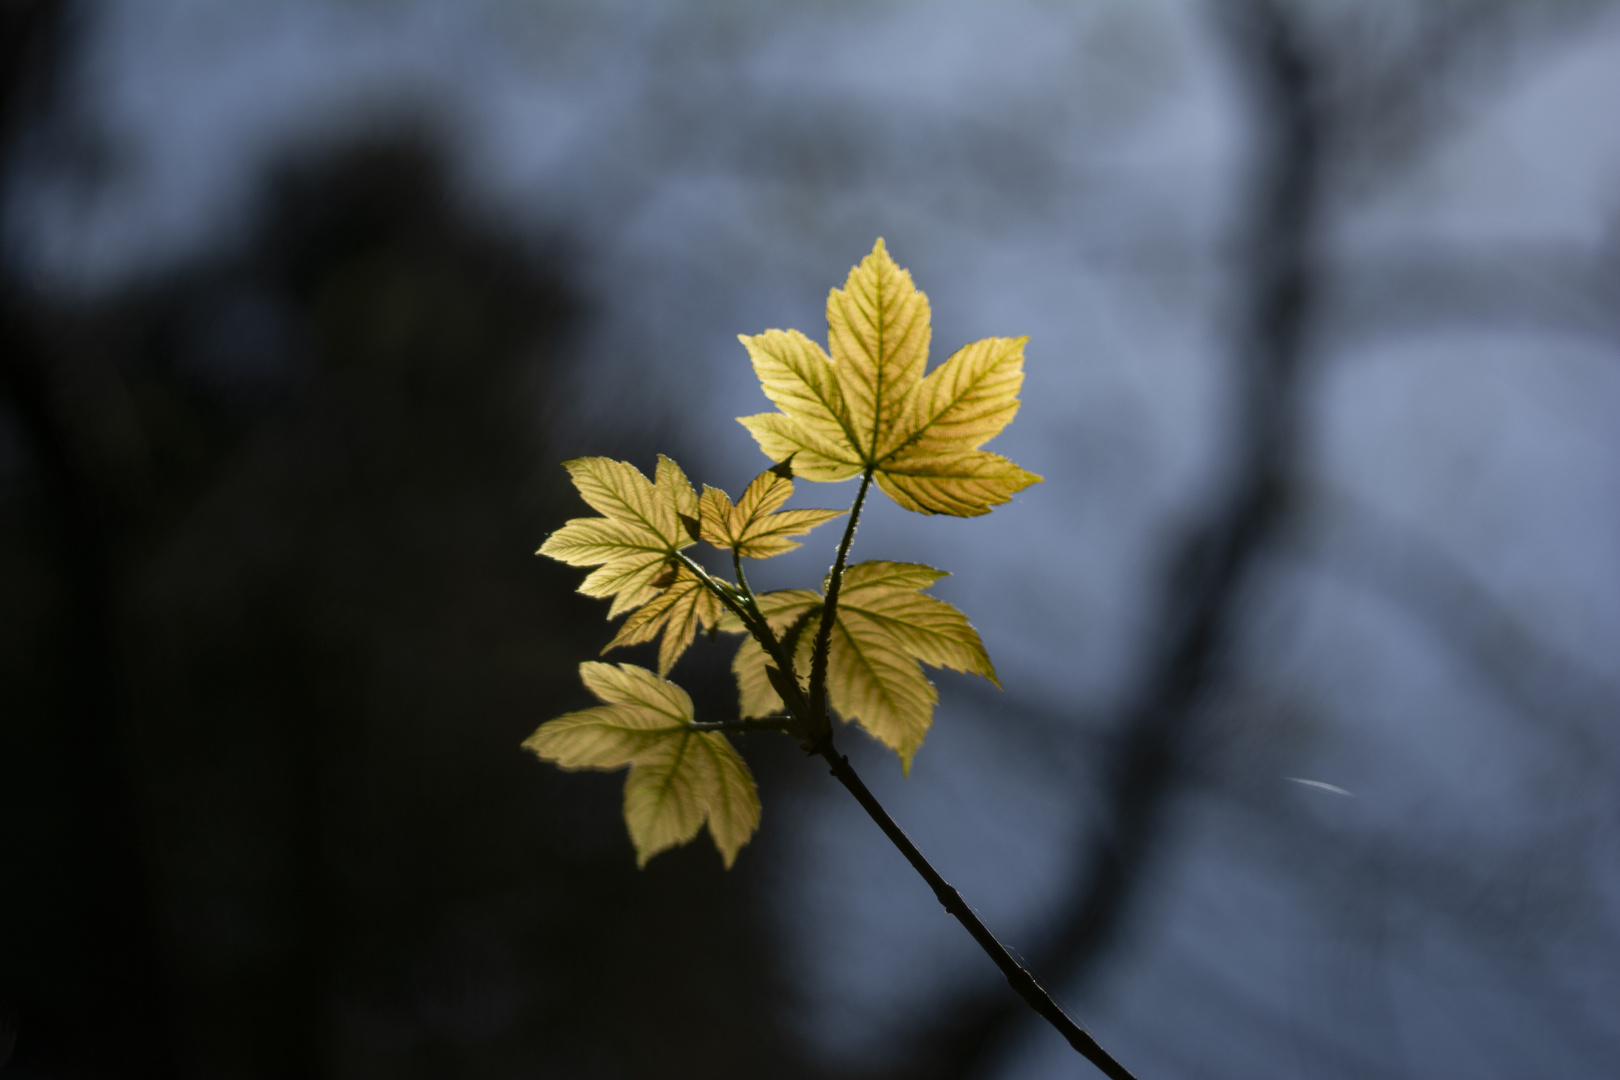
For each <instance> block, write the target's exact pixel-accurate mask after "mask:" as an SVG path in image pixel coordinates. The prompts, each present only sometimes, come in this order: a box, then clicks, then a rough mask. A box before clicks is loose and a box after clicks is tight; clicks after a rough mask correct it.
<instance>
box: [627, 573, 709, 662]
mask: <svg viewBox="0 0 1620 1080" xmlns="http://www.w3.org/2000/svg"><path fill="white" fill-rule="evenodd" d="M720 610H721V609H720V601H719V600H718V599H716V597H715V595H714V593H712V592H710V591H709V590H708V588H707V587H706V586H705V585H704V584H703V582H701V581H699V580H698V578H697V576H696V575H695V574H693V573H692V571H690V570H688V569H687V568H686V567H685V566H681V567H680V568H678V569H677V570H676V572H675V580H674V581H673V582H671V583H670V585H669V586H668V587H667V588H665V589H664V591H663V592H661V593H659V594H658V595H657V596H654V597H653V598H652V599H651V600H649V601H647V602H646V603H645V604H643V605H642V606H641V607H639V608H637V609H636V610H635V611H632V612H631V613H630V617H629V618H627V619H625V620H624V625H623V626H620V627H619V632H618V634H616V635H615V636H614V638H613V640H612V641H610V642H608V643H607V645H606V646H604V647H603V649H602V651H603V652H604V653H605V652H607V651H608V650H610V649H617V648H618V647H619V646H621V645H637V644H640V643H641V642H643V641H651V640H653V638H655V637H657V636H658V634H659V632H660V631H662V632H663V635H664V640H663V641H662V642H661V643H660V644H659V646H658V674H659V675H668V674H669V669H670V668H672V667H674V666H675V661H677V660H679V659H680V658H681V654H682V653H683V652H685V651H686V647H687V646H688V645H690V644H692V639H693V638H694V637H696V636H697V631H698V627H699V626H702V627H703V629H705V630H707V629H710V628H711V627H713V626H714V625H715V624H716V623H717V622H719V620H720Z"/></svg>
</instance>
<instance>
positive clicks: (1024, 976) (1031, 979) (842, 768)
mask: <svg viewBox="0 0 1620 1080" xmlns="http://www.w3.org/2000/svg"><path fill="white" fill-rule="evenodd" d="M865 490H866V489H865V486H864V485H863V486H862V489H861V491H862V494H865ZM855 506H856V510H857V512H858V511H859V509H860V501H859V499H857V500H856V503H855ZM851 517H852V520H853V515H851ZM850 531H851V532H853V531H854V530H853V529H851V530H850ZM847 547H848V542H847V539H846V542H845V548H847ZM840 555H842V552H840ZM829 595H830V591H829ZM817 749H818V750H819V751H820V753H821V756H822V757H823V758H825V759H826V760H827V764H829V765H831V766H832V774H833V775H834V776H836V777H837V778H838V782H839V783H841V784H843V785H844V787H846V788H848V789H849V793H850V794H851V795H853V796H855V801H856V802H858V803H860V804H861V809H863V810H865V811H866V813H867V815H868V816H869V817H871V819H872V820H873V821H875V822H877V825H878V828H880V829H882V830H883V834H884V835H885V836H887V837H888V838H889V840H890V841H891V842H892V843H893V844H894V846H895V847H897V848H899V849H900V854H902V855H904V856H905V857H906V861H907V862H909V863H910V864H911V865H912V868H913V869H915V870H916V871H917V873H919V874H921V875H922V878H923V880H924V881H926V882H928V885H929V887H930V888H932V889H933V890H934V896H935V898H936V899H938V900H939V902H940V904H941V905H942V906H943V907H944V908H945V910H946V911H948V912H950V913H951V914H952V915H954V916H956V921H957V922H959V923H961V924H962V925H963V926H964V927H966V928H967V932H968V933H969V934H972V935H973V940H974V941H977V942H978V943H979V947H980V948H981V949H983V950H984V951H985V952H986V953H987V954H988V955H989V957H990V959H991V960H994V961H995V964H996V967H998V968H1000V969H1001V973H1002V974H1003V975H1005V976H1006V977H1007V982H1008V983H1010V984H1011V985H1012V988H1013V989H1014V990H1016V991H1017V992H1018V996H1019V997H1022V998H1023V999H1024V1001H1025V1002H1027V1003H1028V1005H1029V1007H1030V1008H1032V1009H1034V1010H1035V1011H1036V1012H1037V1013H1040V1015H1041V1017H1042V1018H1043V1019H1045V1020H1046V1022H1047V1023H1049V1024H1051V1025H1052V1026H1053V1027H1054V1028H1056V1029H1057V1030H1058V1032H1059V1033H1061V1034H1062V1036H1063V1037H1064V1038H1065V1039H1067V1040H1068V1041H1069V1045H1070V1046H1072V1047H1074V1048H1075V1050H1077V1051H1079V1053H1080V1054H1081V1056H1082V1057H1084V1058H1085V1059H1086V1060H1087V1061H1089V1062H1091V1063H1092V1064H1093V1065H1095V1066H1097V1068H1098V1069H1100V1070H1102V1073H1103V1075H1104V1076H1107V1077H1109V1080H1135V1078H1134V1077H1133V1076H1132V1075H1131V1073H1130V1072H1129V1071H1128V1070H1127V1069H1126V1068H1125V1066H1123V1065H1121V1064H1120V1063H1119V1062H1117V1061H1115V1060H1114V1059H1113V1057H1112V1056H1110V1055H1109V1053H1108V1051H1106V1050H1104V1049H1103V1048H1102V1047H1101V1046H1099V1045H1098V1044H1097V1040H1096V1039H1093V1038H1092V1037H1091V1036H1090V1035H1089V1034H1087V1033H1086V1030H1085V1029H1084V1028H1082V1027H1081V1026H1080V1025H1079V1024H1077V1023H1075V1022H1074V1020H1072V1019H1071V1018H1070V1017H1069V1015H1068V1014H1067V1013H1065V1012H1064V1011H1063V1010H1062V1009H1061V1008H1060V1007H1059V1006H1058V1004H1057V1002H1055V1001H1053V1000H1052V995H1050V994H1048V993H1047V992H1046V990H1045V988H1043V987H1042V986H1041V984H1040V983H1038V982H1036V981H1035V976H1033V975H1031V974H1030V973H1029V970H1028V969H1027V968H1025V967H1024V966H1023V965H1022V964H1020V963H1019V962H1018V961H1017V960H1014V959H1013V957H1012V954H1011V953H1010V952H1008V951H1007V947H1006V946H1005V945H1003V944H1002V943H1001V942H1000V941H999V940H997V938H996V935H994V934H992V933H991V932H990V928H989V927H987V926H985V925H984V922H983V920H981V919H980V918H979V916H978V915H977V914H975V913H974V911H973V909H972V908H970V907H968V904H967V901H966V900H963V899H962V894H961V893H959V892H957V891H956V890H955V889H954V888H952V887H951V885H950V883H949V882H947V881H946V880H945V879H944V878H943V877H942V876H940V873H939V871H938V870H935V869H934V867H933V864H931V863H930V862H929V861H928V860H927V859H926V858H924V857H923V853H922V852H921V851H919V850H917V845H916V844H913V843H912V842H911V838H910V837H909V836H907V835H906V834H905V832H904V831H903V830H902V829H901V828H900V826H899V825H897V824H895V821H894V819H893V818H892V817H890V816H889V813H888V811H887V810H885V809H883V804H882V803H880V802H878V801H877V797H876V796H874V795H873V794H872V792H871V791H870V790H868V789H867V786H866V785H865V784H864V783H862V782H861V778H860V777H859V776H857V775H856V773H855V770H854V769H853V768H851V767H850V764H849V758H847V757H845V756H844V755H842V754H840V753H838V752H837V751H836V750H834V749H833V745H832V739H831V737H830V736H828V737H824V738H822V739H821V740H819V742H818V744H817Z"/></svg>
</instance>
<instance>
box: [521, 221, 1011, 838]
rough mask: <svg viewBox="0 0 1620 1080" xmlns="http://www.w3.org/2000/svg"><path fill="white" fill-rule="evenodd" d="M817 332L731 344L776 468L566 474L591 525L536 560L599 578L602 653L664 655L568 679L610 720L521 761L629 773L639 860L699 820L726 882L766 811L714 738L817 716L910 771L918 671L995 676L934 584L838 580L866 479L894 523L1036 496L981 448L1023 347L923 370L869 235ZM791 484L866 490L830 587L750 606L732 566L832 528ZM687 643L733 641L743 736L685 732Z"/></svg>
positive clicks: (811, 735)
mask: <svg viewBox="0 0 1620 1080" xmlns="http://www.w3.org/2000/svg"><path fill="white" fill-rule="evenodd" d="M827 322H828V327H829V335H828V337H829V346H830V349H831V355H830V356H829V355H828V354H827V352H824V351H823V350H822V348H821V346H820V345H818V344H817V343H816V342H814V341H812V340H811V339H810V338H808V337H806V336H805V335H803V334H801V333H799V332H798V331H796V330H767V331H766V332H765V333H763V334H759V335H756V336H754V337H746V336H745V337H743V338H742V339H741V340H742V342H743V344H744V345H745V346H746V347H747V349H748V354H749V356H750V358H751V359H752V361H753V366H754V371H755V373H756V374H757V375H758V376H759V380H760V383H761V385H762V386H763V388H764V391H765V394H766V396H767V397H769V398H770V400H771V401H772V403H774V404H775V405H776V406H777V408H778V410H780V411H778V412H774V413H764V414H760V415H757V416H748V417H742V418H740V421H739V422H740V423H742V424H743V426H744V427H746V428H747V429H748V430H749V432H751V433H752V434H753V436H754V438H755V440H756V441H757V442H758V443H759V446H760V449H761V450H763V451H764V452H765V454H766V456H768V457H769V458H770V459H771V460H772V461H774V462H777V464H775V465H773V466H772V467H771V468H769V469H767V470H765V471H764V472H762V473H760V475H759V476H758V477H756V478H755V479H754V480H753V482H752V483H750V484H749V485H748V487H747V489H746V490H744V492H743V494H742V496H741V498H739V499H738V500H737V501H736V502H735V503H733V502H732V500H731V498H730V497H729V496H728V495H727V494H726V493H725V492H724V491H721V490H720V489H718V488H713V487H708V486H705V487H704V489H703V492H702V494H701V495H700V494H698V493H697V492H696V491H694V490H693V488H692V485H691V483H690V482H689V481H688V480H687V478H686V475H685V474H684V473H683V472H682V471H681V469H680V467H679V466H678V465H676V464H675V462H673V461H671V460H670V459H669V458H667V457H663V456H661V455H660V457H659V458H658V466H657V469H656V471H655V473H654V476H653V479H652V480H650V481H649V480H648V479H647V477H646V476H644V475H643V474H642V473H641V472H640V471H639V470H638V469H636V468H635V466H633V465H630V464H628V463H626V462H622V461H614V460H612V459H609V458H602V457H592V458H579V459H577V460H574V461H570V462H567V463H566V467H567V469H568V471H569V474H570V475H571V476H572V478H573V481H574V485H575V487H576V488H578V490H579V493H580V495H581V497H582V498H584V500H585V502H586V503H587V504H588V505H589V506H590V507H591V508H592V509H593V510H595V511H596V512H597V513H598V514H599V515H601V516H599V517H588V518H576V519H574V520H572V521H569V522H568V523H567V524H566V525H564V526H563V527H562V528H561V529H559V530H557V532H555V533H553V534H552V535H551V537H550V538H549V539H547V540H546V542H545V544H544V545H543V546H542V547H541V548H540V553H541V554H543V555H548V556H551V557H552V558H555V559H559V560H561V561H563V562H565V563H568V564H569V565H571V566H580V567H594V569H593V570H592V571H591V573H590V574H589V575H588V576H587V577H586V578H585V582H584V584H583V585H581V586H580V591H581V592H583V593H585V594H587V595H589V596H595V597H600V598H603V599H610V600H611V601H612V604H611V606H610V608H609V610H608V617H609V618H616V617H618V616H619V615H627V617H626V618H625V620H624V623H623V624H622V625H621V626H620V628H619V632H618V633H617V634H616V635H615V636H614V638H613V640H612V641H610V642H609V643H608V645H607V648H606V649H604V650H603V651H604V652H607V651H609V650H611V649H615V648H618V647H619V646H622V645H632V644H638V643H642V642H650V641H653V640H655V639H657V640H659V649H658V671H657V673H656V674H655V673H653V672H651V671H648V670H646V669H644V668H640V667H636V666H634V665H631V664H620V665H611V664H604V663H592V662H588V663H585V664H582V665H581V666H580V675H581V678H582V679H583V680H584V682H585V685H586V687H587V688H588V689H589V690H590V691H591V692H592V693H593V694H595V695H596V697H597V698H598V699H599V700H600V701H601V702H602V704H601V705H599V706H596V707H594V708H589V709H584V710H581V711H579V712H573V713H569V714H567V715H566V716H563V717H560V718H558V719H556V720H552V721H550V722H549V723H546V724H544V725H542V726H541V728H540V729H539V730H538V731H537V732H535V734H534V735H533V736H531V737H530V738H529V740H528V741H527V742H526V743H525V745H526V746H527V747H528V748H529V749H531V750H533V751H534V752H535V753H536V754H538V755H539V756H540V757H542V758H543V759H545V760H547V761H552V762H555V763H556V764H558V765H560V766H562V767H563V768H566V769H618V768H623V767H625V766H629V767H630V772H629V776H628V778H627V780H626V782H625V790H624V816H625V822H626V824H627V825H628V827H629V830H630V836H631V839H632V841H633V842H634V844H635V848H636V853H637V857H638V861H639V862H640V863H642V864H645V862H646V860H647V859H648V858H650V857H651V856H653V855H654V854H656V853H658V852H659V851H662V850H664V849H666V848H669V847H672V846H675V845H678V844H682V843H685V842H687V841H689V840H691V839H692V838H693V837H694V836H696V835H697V833H698V832H699V831H700V830H701V829H702V827H703V825H704V823H705V822H707V824H708V826H709V831H710V833H711V835H712V836H713V838H714V842H715V846H716V847H717V848H719V850H720V853H721V856H722V858H723V859H724V860H725V863H726V865H727V866H730V865H731V863H732V861H733V860H734V859H735V858H736V854H737V851H738V850H739V849H740V848H741V847H742V845H743V844H744V843H746V842H747V840H748V838H749V837H750V836H751V835H752V833H753V831H754V829H755V828H756V827H757V825H758V822H759V813H760V808H759V798H758V794H757V792H756V790H755V787H754V782H753V779H752V777H751V775H750V774H749V772H748V767H747V766H746V765H745V764H744V763H743V761H742V759H741V758H740V757H739V756H738V755H737V753H736V751H735V750H734V749H733V748H732V746H731V745H730V743H729V742H728V741H727V739H726V736H725V734H724V732H725V731H726V730H755V729H758V728H767V729H769V728H775V729H778V730H782V731H786V732H789V733H791V734H793V735H795V736H797V737H799V738H801V739H803V740H805V741H806V743H807V745H810V746H818V745H821V744H822V743H823V742H826V743H827V745H830V742H829V740H830V739H831V737H832V731H831V724H830V720H829V708H830V710H831V711H832V712H835V713H836V714H837V715H838V716H840V717H841V718H842V719H844V720H845V721H849V722H854V723H857V724H859V725H860V726H861V727H862V728H864V729H865V730H866V731H867V732H868V733H870V734H871V735H872V736H873V737H875V738H876V739H878V740H879V741H880V742H882V743H883V744H884V745H885V746H888V747H889V748H891V749H892V750H894V751H895V752H896V753H897V754H898V755H899V757H900V760H901V763H902V765H903V766H904V767H905V768H906V769H907V770H908V771H909V769H910V764H911V759H912V756H913V755H914V754H915V753H916V751H917V749H918V747H920V746H921V745H922V742H923V739H924V737H925V736H926V735H927V733H928V727H929V725H930V723H931V722H932V719H933V711H934V706H935V705H936V704H937V702H938V700H939V698H938V694H937V692H936V691H935V688H934V686H933V684H932V683H930V682H929V681H928V679H927V677H926V676H925V675H924V673H923V670H922V667H921V665H922V664H928V665H931V666H934V667H947V668H951V669H952V670H955V671H962V672H969V673H972V674H975V675H980V676H983V677H984V678H987V679H989V680H991V681H992V682H995V681H996V673H995V668H994V666H993V665H992V664H991V662H990V658H989V656H988V655H987V654H986V653H985V650H984V645H983V643H982V642H981V641H980V640H979V635H978V633H977V632H976V631H975V630H974V629H973V627H972V625H970V624H969V622H968V620H967V618H966V616H964V615H963V614H962V613H961V612H960V611H958V610H957V609H956V608H954V607H952V606H951V605H949V604H947V603H945V602H944V601H942V600H939V599H937V598H935V597H932V596H929V595H927V593H926V592H925V591H924V590H926V589H927V588H928V587H929V586H930V585H932V584H933V583H934V582H935V581H937V580H939V579H940V578H941V577H944V576H945V574H944V572H943V571H940V570H935V569H932V568H930V567H927V566H921V565H918V564H914V563H897V562H881V561H879V562H865V563H857V564H855V565H853V566H846V557H847V554H848V550H849V545H850V542H851V539H852V537H853V535H854V531H855V526H856V524H857V522H858V520H859V515H860V509H861V506H862V503H863V501H864V499H865V497H866V493H867V489H868V486H869V485H870V484H872V483H874V482H875V483H876V484H877V486H878V487H879V488H880V489H881V490H883V491H884V492H885V493H887V494H888V495H889V496H890V497H891V498H893V499H894V500H895V502H897V503H898V504H899V505H901V506H902V507H905V508H906V509H908V510H914V511H918V512H921V513H927V514H936V513H938V514H951V515H955V516H958V517H971V516H976V515H979V514H984V513H988V512H989V511H990V509H991V508H992V507H993V506H996V505H999V504H1001V503H1005V502H1006V501H1008V499H1010V498H1011V497H1012V495H1013V494H1014V493H1016V492H1018V491H1020V490H1022V489H1023V488H1025V487H1028V486H1029V485H1030V484H1033V483H1035V482H1037V481H1038V480H1040V477H1038V476H1036V475H1034V474H1033V473H1029V472H1026V471H1025V470H1023V469H1021V468H1019V467H1018V466H1017V465H1015V464H1014V463H1013V462H1011V461H1009V460H1007V459H1006V458H1004V457H1001V456H999V455H997V454H993V453H989V452H988V451H985V450H982V449H980V447H981V446H983V445H984V443H986V442H987V441H989V440H990V439H991V438H992V437H994V436H995V435H996V434H997V433H998V432H1000V431H1001V429H1002V428H1004V427H1005V426H1006V425H1007V423H1008V422H1009V421H1011V420H1012V418H1013V415H1014V414H1015V413H1016V412H1017V411H1018V391H1019V389H1020V388H1021V386H1022V384H1023V358H1024V343H1025V340H1026V339H1024V338H987V339H985V340H983V341H978V342H975V343H973V344H971V345H968V346H966V347H964V348H962V349H960V350H958V351H957V352H956V353H955V354H954V355H952V356H951V357H950V358H949V359H948V360H946V361H945V362H944V363H943V364H940V365H939V366H938V367H937V368H935V369H934V370H933V371H932V372H928V373H927V374H925V373H924V371H925V368H926V366H927V359H928V344H929V336H930V322H929V307H928V298H927V296H926V295H924V294H923V293H921V292H919V291H918V290H917V289H916V288H915V286H914V285H913V284H912V281H911V275H910V274H909V273H907V272H906V271H905V270H903V269H901V268H900V267H899V266H897V265H896V264H895V263H894V261H893V260H892V259H891V258H890V257H889V254H888V252H887V250H885V248H884V245H883V241H882V240H879V241H878V242H877V244H876V245H875V246H874V248H873V249H872V253H871V254H870V255H868V256H867V257H866V258H865V259H864V260H863V261H862V262H861V263H860V265H859V266H857V267H855V268H854V269H853V270H852V271H851V272H850V275H849V278H848V280H847V282H846V283H845V285H844V288H842V289H834V290H832V292H831V294H830V295H829V297H828V299H827ZM795 476H798V477H802V478H804V479H809V480H818V481H837V480H847V479H851V478H853V477H856V476H859V477H861V484H860V489H859V491H858V493H857V495H856V497H855V501H854V504H853V505H852V507H851V509H850V510H849V511H848V512H847V513H848V514H849V521H848V522H847V523H846V528H845V530H844V535H843V538H842V541H841V543H840V545H839V548H838V554H837V559H836V561H835V563H834V565H833V569H832V571H831V572H830V573H829V574H828V576H827V578H826V580H825V582H824V590H823V591H822V592H813V591H809V590H804V589H788V590H783V591H777V592H766V593H762V594H759V595H755V594H754V593H753V592H752V591H751V590H750V588H749V586H748V582H747V578H746V576H745V574H744V572H743V565H742V560H743V559H768V558H773V557H775V556H777V555H781V554H783V553H785V552H788V551H791V550H793V549H795V548H797V547H799V546H800V545H799V542H798V541H797V540H794V539H792V538H793V537H797V536H803V535H805V534H806V533H808V532H809V531H810V530H812V529H814V528H815V527H817V526H819V525H822V524H825V523H826V522H828V521H830V520H833V519H834V518H838V517H841V516H843V515H844V514H845V513H846V512H845V511H841V510H816V509H804V510H786V509H783V507H784V505H785V504H786V502H787V501H788V499H789V497H790V496H791V495H792V494H793V480H794V478H795ZM699 541H703V542H706V543H708V544H709V545H711V546H712V547H714V548H716V549H718V550H721V551H728V552H730V553H731V556H732V565H733V568H734V571H735V577H736V580H735V581H731V580H726V579H725V578H723V577H720V576H718V575H716V574H714V573H711V572H710V571H708V570H706V569H705V568H704V567H703V566H702V565H700V564H699V563H698V562H696V561H694V560H693V559H692V558H691V557H690V556H689V555H687V554H686V549H687V548H689V547H692V546H693V545H694V544H697V543H698V542H699ZM699 629H704V630H709V631H718V632H724V633H740V634H744V635H745V637H744V639H743V641H742V644H741V646H740V647H739V648H738V650H737V654H736V658H735V660H734V661H733V663H732V670H733V672H734V673H735V674H736V677H737V686H738V696H739V706H738V717H739V719H737V720H734V721H722V722H716V723H709V724H702V723H699V722H698V721H697V720H696V719H695V718H694V716H693V713H692V702H691V699H690V698H689V697H688V696H687V695H686V693H685V691H683V690H681V689H680V687H678V686H676V685H675V684H674V683H671V682H669V681H668V680H667V679H665V678H664V676H667V675H668V674H669V672H670V670H671V668H673V666H674V665H675V663H676V661H677V660H679V659H680V657H681V655H682V654H683V653H684V652H685V651H686V649H687V647H688V646H689V645H690V644H691V643H692V640H693V638H694V637H695V636H696V635H697V632H698V630H699ZM997 685H998V686H999V685H1000V684H999V683H997Z"/></svg>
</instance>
